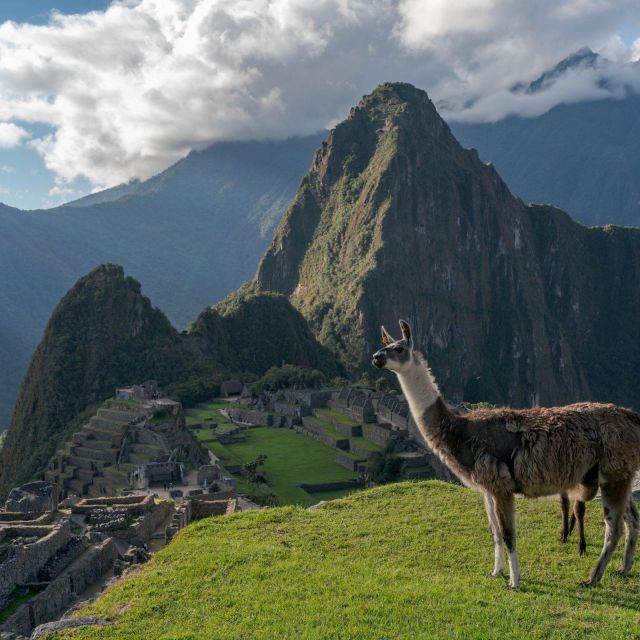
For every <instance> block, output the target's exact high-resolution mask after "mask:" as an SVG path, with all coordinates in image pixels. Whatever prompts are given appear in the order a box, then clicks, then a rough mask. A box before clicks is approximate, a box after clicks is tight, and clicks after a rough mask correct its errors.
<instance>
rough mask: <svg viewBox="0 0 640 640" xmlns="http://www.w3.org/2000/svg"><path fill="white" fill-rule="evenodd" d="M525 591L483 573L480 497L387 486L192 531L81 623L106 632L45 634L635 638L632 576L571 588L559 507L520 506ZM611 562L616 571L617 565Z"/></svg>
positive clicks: (574, 560)
mask: <svg viewBox="0 0 640 640" xmlns="http://www.w3.org/2000/svg"><path fill="white" fill-rule="evenodd" d="M518 515H519V527H520V532H521V535H520V540H519V543H520V553H521V563H522V572H523V581H522V588H521V589H520V590H519V591H517V592H512V591H509V590H507V589H506V588H505V586H506V581H505V580H503V579H496V578H490V577H488V576H487V573H488V571H489V570H490V568H491V567H492V562H493V559H492V555H493V549H492V543H491V537H490V534H489V531H488V526H487V524H486V518H485V515H484V513H483V510H482V500H481V499H480V496H479V495H478V494H476V493H473V492H471V491H469V490H467V489H464V488H462V487H458V486H453V485H447V484H442V483H439V482H435V481H429V482H419V483H404V484H398V485H387V486H385V487H381V488H378V489H373V490H370V491H364V492H361V493H359V494H354V495H352V496H350V497H348V498H345V499H342V500H337V501H335V502H332V503H330V504H329V505H327V506H325V507H324V508H322V509H318V510H316V511H311V512H309V511H306V510H303V509H300V508H293V507H285V508H277V509H269V510H266V511H261V512H251V513H245V514H237V515H233V516H230V517H223V518H214V519H209V520H203V521H200V522H198V523H196V524H194V525H192V526H190V527H188V528H187V529H186V530H184V531H183V532H182V533H180V534H179V535H178V536H177V538H176V539H175V540H174V542H172V544H171V545H169V546H168V547H167V548H166V549H164V550H163V551H161V552H160V553H159V554H158V555H157V556H156V557H155V558H154V559H153V560H152V561H151V562H150V564H148V565H147V566H145V567H143V568H142V569H141V570H140V572H139V573H137V574H135V575H132V576H129V577H127V578H125V579H124V580H122V581H121V582H120V583H119V584H117V585H116V586H115V587H113V588H111V589H110V590H109V591H108V592H107V593H106V594H104V595H103V596H102V597H101V598H100V599H99V600H98V601H97V602H96V603H94V604H93V605H91V606H90V607H89V608H88V609H86V610H84V611H83V612H82V613H83V614H88V613H91V614H98V615H106V616H111V617H113V619H114V620H115V621H116V624H115V626H113V627H110V628H109V629H108V631H107V630H106V629H105V628H104V627H96V628H89V627H85V628H83V629H79V630H76V631H74V632H68V633H61V634H58V635H50V636H48V638H49V640H51V639H52V638H56V639H57V640H60V639H62V638H67V639H71V638H73V639H74V640H79V639H81V638H83V639H92V638H105V637H108V638H114V639H125V638H126V639H127V640H128V639H131V640H133V639H135V640H139V639H141V638H153V639H154V640H159V639H165V640H169V639H171V640H177V639H183V640H186V639H190V640H192V639H197V638H198V639H199V638H203V639H204V638H206V639H208V640H209V639H216V638H220V639H225V640H226V639H229V638H233V639H234V640H239V639H244V638H247V639H254V638H255V639H264V640H267V639H272V638H280V639H282V638H291V639H293V638H295V639H302V638H306V639H312V638H313V639H315V638H327V639H328V638H331V639H337V638H344V639H349V640H357V639H362V640H365V639H366V640H375V639H383V638H384V639H388V638H393V639H399V638H406V639H407V640H409V639H411V640H415V639H416V638H425V639H426V638H429V640H433V639H435V638H464V639H465V640H466V639H470V638H478V639H480V638H482V639H486V638H527V639H532V638H562V639H563V640H566V639H569V638H576V639H577V638H580V639H583V638H607V639H615V638H620V639H622V638H637V637H639V636H640V598H639V597H638V575H639V574H638V570H637V569H636V570H635V571H634V572H633V574H632V576H631V578H629V579H628V580H624V579H622V578H619V577H618V576H617V575H615V573H614V572H613V571H612V570H609V571H608V572H607V573H606V575H605V578H604V579H603V581H602V584H601V586H600V587H599V588H598V589H596V590H593V591H587V590H582V589H580V588H579V587H578V586H577V584H578V582H579V580H580V579H583V578H584V577H585V576H586V575H587V574H588V571H589V569H590V568H591V566H592V565H593V563H594V561H595V549H597V548H598V546H599V545H600V543H601V540H602V538H601V524H600V522H601V517H600V513H599V506H598V505H593V506H592V505H590V506H589V509H588V513H587V526H588V536H589V542H590V547H589V555H588V557H587V558H580V557H579V556H578V553H577V549H576V548H575V546H574V545H573V544H571V545H567V546H563V545H561V544H560V543H559V542H558V541H557V537H558V535H557V534H558V527H559V524H560V523H559V517H558V507H557V504H556V503H555V501H538V502H533V501H520V502H519V504H518ZM619 555H620V554H619V553H618V554H617V557H616V558H614V562H613V563H612V566H615V564H616V563H617V562H618V561H619Z"/></svg>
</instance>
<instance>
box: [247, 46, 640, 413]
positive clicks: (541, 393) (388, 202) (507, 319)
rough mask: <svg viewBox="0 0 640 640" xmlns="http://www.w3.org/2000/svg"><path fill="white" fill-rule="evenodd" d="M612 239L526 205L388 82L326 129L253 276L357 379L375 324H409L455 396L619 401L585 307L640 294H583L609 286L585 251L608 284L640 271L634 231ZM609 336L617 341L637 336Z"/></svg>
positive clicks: (375, 335) (405, 88) (373, 344)
mask: <svg viewBox="0 0 640 640" xmlns="http://www.w3.org/2000/svg"><path fill="white" fill-rule="evenodd" d="M585 56H587V53H586V52H585ZM620 238H624V240H622V239H621V240H620V241H619V244H618V240H617V239H616V240H615V241H614V240H610V237H609V236H607V235H606V234H604V233H602V232H600V231H595V230H590V229H586V228H584V227H580V226H579V225H577V224H575V223H573V222H572V221H571V220H570V219H569V217H568V216H567V215H566V214H564V213H563V212H561V211H560V210H558V209H555V208H552V207H534V206H529V207H527V206H525V205H524V203H523V202H522V201H521V200H519V199H518V198H515V197H514V196H513V195H512V194H511V193H510V192H509V190H508V188H507V187H506V185H505V184H504V182H503V181H502V179H501V178H500V176H499V175H498V174H497V172H496V171H495V169H494V168H493V167H491V166H487V165H484V164H483V163H482V162H481V161H480V160H479V158H478V155H477V153H475V152H474V151H473V150H466V149H463V148H462V147H461V146H460V145H459V144H458V142H457V141H456V140H455V138H454V137H453V135H452V134H451V132H450V130H449V128H448V127H447V125H446V124H445V123H444V122H443V121H442V119H441V118H440V117H439V115H438V114H437V113H436V111H435V108H434V107H433V104H432V103H431V101H430V100H429V98H428V97H427V95H426V93H424V92H423V91H420V90H418V89H415V88H414V87H411V85H406V84H395V83H394V84H384V85H381V86H380V87H378V88H377V89H376V90H375V91H373V92H372V93H371V94H370V95H368V96H365V97H364V98H363V99H362V101H361V102H360V103H359V104H358V106H357V107H356V108H354V109H353V110H352V111H351V114H350V116H349V118H348V119H347V120H345V121H344V122H342V123H340V124H339V125H338V126H337V127H336V128H335V129H334V130H333V131H332V132H331V135H330V136H329V139H328V140H327V142H326V143H325V144H324V145H323V147H322V148H321V150H320V151H319V152H318V154H317V156H316V161H315V163H314V165H313V166H312V168H311V170H310V171H309V173H308V174H307V175H306V176H305V178H304V179H303V180H302V183H301V186H300V190H299V191H298V194H297V196H296V199H295V200H294V202H293V204H292V205H291V207H290V208H289V209H288V210H287V212H286V213H285V215H284V217H283V219H282V222H281V224H280V226H279V228H278V230H277V232H276V235H275V238H274V241H273V244H272V246H271V247H270V249H269V250H268V251H267V253H266V254H265V256H264V258H263V259H262V262H261V263H260V266H259V268H258V272H257V275H256V280H257V284H258V286H259V287H260V288H261V289H262V290H272V291H277V292H280V293H283V294H285V295H287V296H289V298H290V300H291V301H292V302H293V304H294V305H295V306H296V307H297V308H298V309H299V310H300V311H301V312H302V314H303V315H304V316H305V317H306V318H307V319H308V321H309V324H310V326H311V328H312V330H313V331H314V333H315V335H316V336H317V337H318V338H319V340H320V342H321V343H323V344H324V345H326V346H327V347H329V348H330V349H331V350H332V351H334V353H335V354H336V355H337V357H338V358H340V359H341V360H342V362H343V364H344V365H345V366H346V367H347V368H349V369H350V370H351V371H352V372H353V373H358V372H361V371H363V370H366V368H367V367H368V366H369V355H370V354H371V353H372V352H373V351H375V350H376V349H377V348H378V346H379V340H380V338H379V327H380V325H381V324H384V325H387V326H389V325H393V324H395V323H396V322H397V319H398V318H405V319H407V320H408V321H409V322H410V323H411V324H412V327H413V329H414V337H415V341H416V344H417V345H419V348H421V349H422V350H424V351H425V352H426V353H427V354H428V357H429V361H430V364H432V366H433V367H434V370H435V371H436V373H437V375H438V376H439V379H440V380H441V382H442V388H443V389H444V392H445V394H446V395H447V397H448V398H450V399H451V400H452V401H460V400H462V399H463V398H464V399H465V400H468V401H480V400H489V401H492V402H507V403H510V404H514V405H531V404H537V403H543V404H555V403H566V402H568V401H569V402H570V401H575V400H576V399H579V398H587V397H592V398H607V399H609V400H614V401H616V400H619V401H621V402H622V403H623V404H629V403H630V401H632V400H634V399H636V398H637V397H638V395H637V389H635V388H634V389H630V388H628V387H627V388H625V389H624V390H623V389H621V387H622V385H621V376H618V377H616V378H615V382H614V377H613V376H609V375H608V374H607V375H606V376H604V375H603V376H600V374H599V371H595V370H593V371H592V370H591V369H588V368H585V366H584V365H583V364H582V363H583V362H585V361H586V360H587V359H588V360H589V361H591V358H594V354H596V353H602V354H603V355H602V358H600V359H599V361H609V360H608V357H605V352H606V350H607V349H608V345H610V344H615V342H612V341H611V340H610V339H605V338H604V334H603V336H602V337H599V338H598V337H597V336H596V332H594V331H593V329H592V326H591V325H590V324H589V320H588V318H589V317H594V316H590V314H591V313H594V314H596V315H597V313H598V311H597V310H598V309H601V308H613V307H614V306H615V305H617V304H624V305H625V307H628V305H629V304H632V303H631V302H629V301H628V300H630V299H633V300H634V301H636V300H637V298H638V296H637V293H636V292H635V290H633V291H631V290H630V289H628V288H626V287H620V288H617V289H615V288H614V289H611V288H608V287H602V289H599V290H598V291H597V292H596V291H593V284H592V283H593V282H594V281H595V280H598V281H599V282H603V281H604V280H603V279H602V278H603V276H602V275H596V274H595V273H594V272H593V269H594V268H595V267H594V265H593V263H592V261H590V258H589V255H590V254H591V251H593V250H594V249H591V248H590V249H587V247H593V248H595V247H597V251H598V252H604V254H606V256H607V257H606V258H604V257H603V259H602V261H598V268H599V269H601V268H602V266H601V265H602V264H605V265H607V268H608V269H611V273H610V274H609V276H607V278H608V281H615V278H617V277H620V275H619V274H620V272H618V271H616V270H617V269H621V272H623V273H624V272H626V271H625V270H628V269H634V268H636V267H637V265H640V262H638V256H639V255H640V235H639V234H636V233H634V232H630V231H626V230H625V231H621V232H620ZM625 243H626V244H625ZM558 247H561V248H562V250H561V251H560V250H559V249H558ZM617 251H623V252H625V253H626V256H627V257H626V258H625V262H624V263H622V262H620V261H618V260H614V259H613V257H612V256H613V255H615V252H617ZM623 264H624V266H622V265H623ZM629 265H634V266H632V267H630V266H629ZM614 271H615V272H616V274H617V275H614V273H613V272H614ZM634 273H635V272H634ZM559 274H567V275H566V276H565V275H562V277H560V276H559ZM569 274H571V275H569ZM634 277H635V276H634ZM627 281H628V282H633V281H634V280H633V279H629V280H627V279H626V276H625V282H627ZM623 300H624V302H622V301H623ZM633 304H635V302H633ZM625 317H626V316H625ZM625 322H626V320H625ZM578 325H581V326H578ZM550 326H553V327H554V329H553V332H550V331H549V327H550ZM610 329H611V330H612V331H614V332H616V336H618V338H617V339H620V340H622V338H621V336H627V335H629V336H630V335H634V336H636V335H638V333H639V332H638V329H637V328H635V327H632V326H631V324H630V323H628V325H627V326H625V327H624V329H623V328H622V325H619V326H616V327H615V328H614V327H610ZM603 331H604V329H603ZM589 332H592V333H590V334H589V335H590V336H591V335H592V336H593V338H590V340H592V342H591V343H590V344H589V345H588V346H585V343H584V340H582V338H581V336H582V335H584V334H587V333H589ZM628 342H632V343H633V344H640V339H639V340H635V338H634V339H633V340H631V341H629V340H628V339H627V338H625V340H624V343H625V345H626V344H627V343H628ZM615 360H616V362H617V361H618V360H619V358H615ZM594 361H595V360H594ZM629 361H630V362H634V363H637V362H639V361H640V349H638V350H637V355H636V354H634V355H633V357H630V358H629ZM634 366H635V365H634ZM627 377H628V378H633V376H632V375H629V376H627ZM636 387H637V385H636Z"/></svg>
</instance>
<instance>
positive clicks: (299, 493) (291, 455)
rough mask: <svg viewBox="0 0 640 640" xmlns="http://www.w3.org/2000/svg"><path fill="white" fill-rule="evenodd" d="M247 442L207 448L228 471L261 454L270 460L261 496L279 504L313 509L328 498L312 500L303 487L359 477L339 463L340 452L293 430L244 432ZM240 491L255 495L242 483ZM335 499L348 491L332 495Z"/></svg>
mask: <svg viewBox="0 0 640 640" xmlns="http://www.w3.org/2000/svg"><path fill="white" fill-rule="evenodd" d="M242 433H243V435H244V436H246V442H239V443H236V444H226V445H225V444H222V443H220V442H211V441H208V442H206V443H205V444H206V445H207V446H208V447H209V448H210V449H211V451H213V453H215V454H216V455H217V456H218V457H219V458H220V459H221V460H222V463H223V465H224V466H225V467H227V468H228V467H229V466H234V465H243V464H246V463H247V462H251V461H252V460H255V459H256V458H257V457H258V456H259V455H260V454H261V453H263V454H265V455H266V456H267V460H266V462H265V464H264V466H263V467H261V469H262V470H264V471H265V472H266V474H267V479H268V481H269V486H268V487H266V488H265V489H266V490H265V491H262V492H261V493H262V494H264V493H267V492H273V493H275V495H276V498H277V500H278V503H279V504H300V505H304V506H308V505H312V504H315V503H316V502H318V501H319V500H321V499H327V497H326V496H325V497H324V498H317V497H316V496H315V495H314V496H310V495H309V494H308V493H307V492H306V491H304V490H303V489H301V488H300V487H299V486H298V485H300V484H317V483H322V482H341V481H343V480H352V479H355V478H356V477H357V474H356V473H354V472H352V471H349V470H348V469H345V468H344V467H341V466H340V465H339V464H337V463H336V462H335V455H336V450H335V449H332V448H331V447H328V446H326V445H325V444H322V443H321V442H318V441H317V440H313V439H312V438H309V437H307V436H305V435H303V434H300V433H296V432H295V431H293V430H291V429H276V428H273V427H257V428H255V429H247V430H245V431H243V432H242ZM239 491H240V492H243V493H248V494H252V493H254V492H255V488H254V487H253V486H251V485H249V484H248V483H247V482H246V480H240V486H239ZM332 493H333V494H334V497H338V496H341V495H344V491H341V492H332Z"/></svg>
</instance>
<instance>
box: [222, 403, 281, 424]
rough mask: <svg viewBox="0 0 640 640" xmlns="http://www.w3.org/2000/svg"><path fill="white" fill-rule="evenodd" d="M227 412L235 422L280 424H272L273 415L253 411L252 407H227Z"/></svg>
mask: <svg viewBox="0 0 640 640" xmlns="http://www.w3.org/2000/svg"><path fill="white" fill-rule="evenodd" d="M227 413H228V414H229V417H230V418H231V419H232V420H235V421H236V422H244V423H246V424H258V425H260V426H263V427H273V426H280V424H279V422H278V424H277V425H274V420H273V415H272V414H270V413H264V412H262V411H254V410H252V409H236V408H231V407H230V408H229V409H227Z"/></svg>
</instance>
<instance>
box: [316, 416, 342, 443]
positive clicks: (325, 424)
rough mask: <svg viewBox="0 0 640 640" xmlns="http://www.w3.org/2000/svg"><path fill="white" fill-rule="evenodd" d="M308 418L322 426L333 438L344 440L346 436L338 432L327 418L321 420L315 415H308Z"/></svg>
mask: <svg viewBox="0 0 640 640" xmlns="http://www.w3.org/2000/svg"><path fill="white" fill-rule="evenodd" d="M309 420H311V421H312V422H315V423H316V424H318V425H320V426H321V427H322V430H323V431H324V432H325V433H326V434H327V435H328V436H331V437H332V438H335V439H336V440H345V439H346V438H347V437H348V436H346V435H345V434H344V433H340V432H339V431H338V430H337V429H336V428H335V427H334V426H333V424H332V423H331V422H329V421H328V420H323V419H322V418H316V417H315V416H309Z"/></svg>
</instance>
